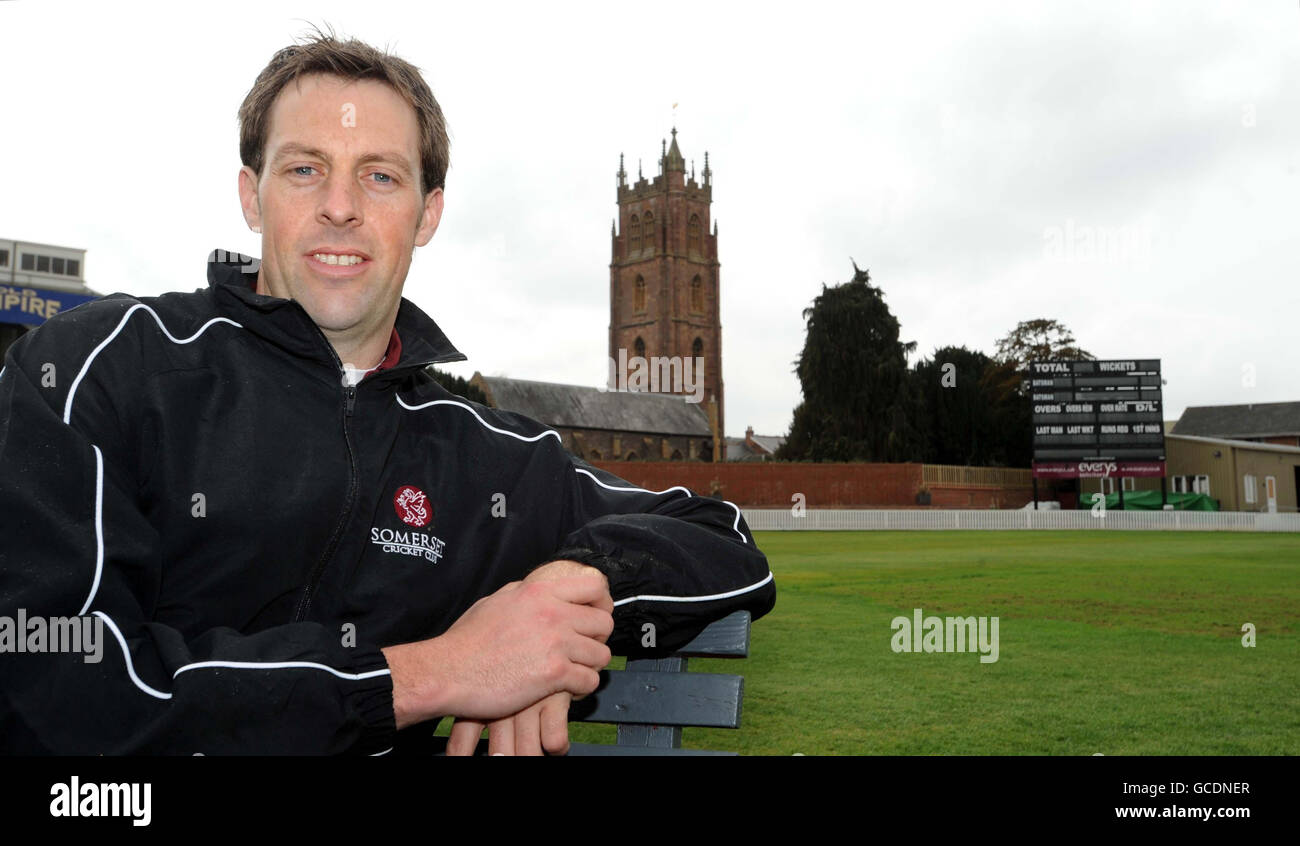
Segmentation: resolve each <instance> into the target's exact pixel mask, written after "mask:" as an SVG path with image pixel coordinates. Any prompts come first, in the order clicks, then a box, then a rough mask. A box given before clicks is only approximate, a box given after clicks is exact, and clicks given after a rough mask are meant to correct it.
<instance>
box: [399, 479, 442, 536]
mask: <svg viewBox="0 0 1300 846" xmlns="http://www.w3.org/2000/svg"><path fill="white" fill-rule="evenodd" d="M393 508H395V509H396V510H397V516H398V517H399V518H401V521H402V522H403V523H405V524H406V525H408V526H414V527H415V528H417V529H419V528H422V527H424V526H427V525H429V521H430V520H431V519H433V509H432V508H430V507H429V500H428V497H426V496H425V495H424V491H422V490H420V489H419V488H413V487H411V486H410V485H406V486H405V487H402V488H398V490H397V495H396V496H394V497H393Z"/></svg>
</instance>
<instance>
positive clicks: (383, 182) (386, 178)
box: [370, 173, 393, 185]
mask: <svg viewBox="0 0 1300 846" xmlns="http://www.w3.org/2000/svg"><path fill="white" fill-rule="evenodd" d="M370 175H371V176H377V177H381V178H380V179H379V184H380V185H389V184H391V183H392V181H393V177H391V176H389V175H388V174H386V173H372V174H370Z"/></svg>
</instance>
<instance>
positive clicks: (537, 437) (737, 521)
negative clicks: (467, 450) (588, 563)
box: [397, 395, 749, 543]
mask: <svg viewBox="0 0 1300 846" xmlns="http://www.w3.org/2000/svg"><path fill="white" fill-rule="evenodd" d="M397 404H398V405H400V406H401V407H402V408H405V409H406V410H407V411H419V410H420V409H422V408H428V407H429V406H431V405H455V406H459V407H460V408H463V409H465V410H466V411H468V412H469V413H470V414H472V415H474V419H475V420H477V421H478V422H479V423H482V424H483V425H484V426H485V427H486V428H488V429H491V430H492V431H493V432H500V433H501V434H502V435H509V436H510V437H512V438H518V439H519V440H521V441H539V440H541V439H542V438H544V437H546V436H547V435H553V436H554V437H555V440H557V441H559V442H560V445H561V446H563V445H564V441H563V439H561V438H560V433H559V432H556V431H555V430H554V429H547V430H546V431H545V432H542V433H541V434H538V435H533V436H532V437H531V438H528V437H524V436H523V435H521V434H519V433H518V432H511V431H510V430H509V429H499V428H497V427H496V426H493V425H492V424H491V423H489V422H487V421H486V420H484V419H483V418H482V417H479V416H478V412H477V411H475V410H474V409H472V408H470V407H469V406H468V405H466V404H465V403H463V402H456V401H455V400H429V401H428V402H423V403H420V404H419V405H407V404H406V402H405V401H404V400H403V399H402V397H401V396H400V395H399V396H398V397H397ZM573 469H574V470H576V471H577V472H579V473H585V474H586V475H588V476H591V479H592V481H594V482H595V483H596V484H598V485H600V486H601V487H602V488H608V489H609V490H611V491H641V492H642V493H648V494H666V493H671V492H672V491H681V492H682V493H684V494H686V495H687V496H693V494H692V493H691V492H690V491H689V490H687V489H686V488H683V487H682V486H681V485H674V486H673V487H671V488H668V489H666V490H662V491H651V490H646V489H645V488H637V487H631V488H620V487H615V486H614V485H607V484H605V483H604V482H602V481H601V480H600V479H597V478H596V477H595V475H593V474H592V473H591V472H590V471H588V470H583V469H582V468H581V467H575V468H573ZM723 502H726V503H727V505H730V506H731V507H732V508H734V509H736V519H735V521H733V522H732V524H731V529H732V531H734V532H735V533H736V534H737V535H740V540H741V543H749V540H748V539H747V538H746V537H745V535H744V533H743V532H741V531H740V508H739V507H737V505H736V504H735V503H734V502H727V500H725V499H724V500H723Z"/></svg>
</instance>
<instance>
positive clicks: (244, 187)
mask: <svg viewBox="0 0 1300 846" xmlns="http://www.w3.org/2000/svg"><path fill="white" fill-rule="evenodd" d="M239 205H240V206H242V207H243V210H244V221H245V222H246V223H247V224H248V228H249V229H251V230H253V231H254V232H261V231H262V202H261V201H260V200H259V199H258V198H257V174H256V173H254V172H253V169H252V168H251V167H249V166H248V165H244V166H243V167H241V168H240V169H239Z"/></svg>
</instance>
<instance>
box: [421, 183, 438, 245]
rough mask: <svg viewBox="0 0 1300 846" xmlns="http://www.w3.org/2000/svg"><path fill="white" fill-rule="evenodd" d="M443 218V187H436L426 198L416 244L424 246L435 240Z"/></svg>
mask: <svg viewBox="0 0 1300 846" xmlns="http://www.w3.org/2000/svg"><path fill="white" fill-rule="evenodd" d="M440 220H442V189H441V188H434V189H433V190H432V191H430V192H429V193H428V195H426V196H425V198H424V213H423V214H422V215H420V228H419V229H417V230H415V246H417V247H423V246H424V245H425V244H427V243H429V241H431V240H433V233H434V232H437V231H438V221H440Z"/></svg>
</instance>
